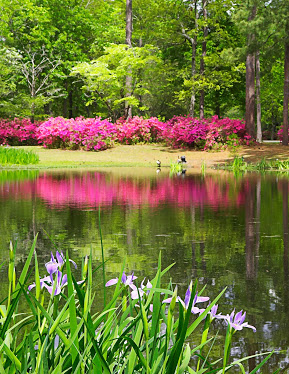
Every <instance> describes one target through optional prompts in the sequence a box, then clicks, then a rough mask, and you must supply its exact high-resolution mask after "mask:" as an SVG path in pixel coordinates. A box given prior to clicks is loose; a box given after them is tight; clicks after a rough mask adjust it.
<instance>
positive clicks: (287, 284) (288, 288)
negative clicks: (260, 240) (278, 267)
mask: <svg viewBox="0 0 289 374" xmlns="http://www.w3.org/2000/svg"><path fill="white" fill-rule="evenodd" d="M288 187H289V186H288V180H287V179H286V180H285V179H284V180H283V181H282V198H283V204H282V206H283V209H282V211H283V248H284V251H283V271H284V308H285V312H288V309H289V308H288V298H289V272H288Z"/></svg>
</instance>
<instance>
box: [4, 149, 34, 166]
mask: <svg viewBox="0 0 289 374" xmlns="http://www.w3.org/2000/svg"><path fill="white" fill-rule="evenodd" d="M38 162H39V156H38V155H37V154H36V153H34V152H32V151H26V150H23V149H19V148H12V147H3V146H2V147H0V164H1V165H29V164H37V163H38Z"/></svg>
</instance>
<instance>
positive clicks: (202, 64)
mask: <svg viewBox="0 0 289 374" xmlns="http://www.w3.org/2000/svg"><path fill="white" fill-rule="evenodd" d="M207 4H208V0H203V16H204V23H205V26H204V29H203V30H204V39H203V42H202V57H201V62H200V75H201V76H203V75H204V73H205V57H206V54H207V36H208V32H209V30H208V26H207V19H208V12H207ZM204 108H205V90H204V89H202V90H201V92H200V119H203V118H204V116H205V109H204Z"/></svg>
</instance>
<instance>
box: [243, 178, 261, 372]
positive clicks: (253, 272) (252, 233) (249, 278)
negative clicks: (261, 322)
mask: <svg viewBox="0 0 289 374" xmlns="http://www.w3.org/2000/svg"><path fill="white" fill-rule="evenodd" d="M255 201H256V205H255ZM245 209H246V213H245V215H246V220H245V236H246V289H247V299H248V302H249V305H250V306H252V307H253V306H254V305H255V304H256V292H257V275H258V255H259V247H260V213H261V178H260V177H259V178H258V180H257V183H256V185H255V184H254V183H253V181H251V183H250V188H249V191H248V193H247V195H246V202H245ZM249 305H248V306H249ZM250 321H251V324H252V325H253V326H254V325H255V322H256V319H255V316H254V315H251V316H250ZM251 339H252V340H251ZM251 339H250V341H249V342H248V355H249V356H252V355H254V354H255V353H256V351H258V343H257V342H256V341H255V339H254V337H253V336H252V338H251ZM248 364H249V371H250V372H251V371H252V370H253V369H254V368H255V367H256V358H255V357H252V358H250V359H249V361H248Z"/></svg>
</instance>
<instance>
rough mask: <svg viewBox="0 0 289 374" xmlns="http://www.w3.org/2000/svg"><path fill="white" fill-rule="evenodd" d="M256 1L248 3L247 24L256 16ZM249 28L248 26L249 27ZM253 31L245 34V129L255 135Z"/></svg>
mask: <svg viewBox="0 0 289 374" xmlns="http://www.w3.org/2000/svg"><path fill="white" fill-rule="evenodd" d="M256 11H257V7H256V3H255V2H253V4H250V10H249V12H250V13H249V18H248V21H249V24H250V22H251V21H253V20H254V18H255V17H256ZM249 30H250V28H249ZM254 39H255V36H254V33H253V32H252V31H251V30H250V31H249V33H248V34H247V48H248V50H247V57H246V130H247V133H248V134H249V135H250V136H252V137H253V138H254V137H255V55H254V52H253V51H252V48H253V47H252V44H253V42H254Z"/></svg>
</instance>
